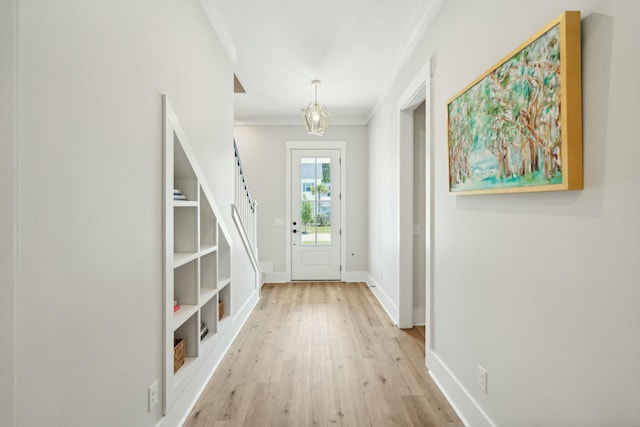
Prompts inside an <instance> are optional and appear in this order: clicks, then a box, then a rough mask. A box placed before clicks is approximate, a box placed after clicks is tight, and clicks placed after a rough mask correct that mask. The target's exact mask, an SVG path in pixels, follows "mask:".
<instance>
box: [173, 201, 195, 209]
mask: <svg viewBox="0 0 640 427" xmlns="http://www.w3.org/2000/svg"><path fill="white" fill-rule="evenodd" d="M173 207H174V208H197V207H198V202H194V201H192V200H174V201H173Z"/></svg>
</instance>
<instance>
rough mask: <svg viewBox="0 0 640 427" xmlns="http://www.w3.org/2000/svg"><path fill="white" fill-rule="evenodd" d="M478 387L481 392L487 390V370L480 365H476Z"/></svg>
mask: <svg viewBox="0 0 640 427" xmlns="http://www.w3.org/2000/svg"><path fill="white" fill-rule="evenodd" d="M478 387H480V388H481V389H482V391H483V392H485V393H486V392H487V371H486V369H484V368H483V367H482V366H480V365H478Z"/></svg>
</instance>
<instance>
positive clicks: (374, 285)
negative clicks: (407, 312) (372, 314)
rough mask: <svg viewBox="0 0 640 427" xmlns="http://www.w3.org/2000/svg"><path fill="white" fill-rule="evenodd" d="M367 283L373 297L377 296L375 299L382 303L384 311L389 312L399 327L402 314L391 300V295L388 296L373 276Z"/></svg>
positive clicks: (369, 277) (369, 276)
mask: <svg viewBox="0 0 640 427" xmlns="http://www.w3.org/2000/svg"><path fill="white" fill-rule="evenodd" d="M366 282H367V285H369V289H371V292H373V295H375V297H376V298H377V299H378V302H379V303H380V305H381V306H382V308H383V309H384V311H386V312H387V314H388V315H389V317H390V318H391V320H392V321H393V323H394V324H395V325H397V324H398V319H399V314H400V313H399V311H398V305H397V304H394V302H393V301H392V300H391V298H389V295H387V293H386V292H385V291H384V289H382V288H381V287H380V285H378V282H376V281H375V279H374V278H373V276H371V275H368V278H367V280H366Z"/></svg>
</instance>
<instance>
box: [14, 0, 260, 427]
mask: <svg viewBox="0 0 640 427" xmlns="http://www.w3.org/2000/svg"><path fill="white" fill-rule="evenodd" d="M19 8H20V10H19V55H18V57H19V64H18V65H19V76H20V82H19V111H18V113H19V147H20V155H19V163H18V167H19V169H18V173H19V175H18V181H19V183H20V189H19V195H18V199H19V200H18V201H19V217H18V219H19V223H20V227H19V247H20V255H19V270H18V273H19V282H18V300H17V328H18V329H17V335H18V345H17V356H18V369H17V376H18V391H17V396H18V420H19V425H20V426H36V425H47V426H88V425H91V426H134V425H135V426H153V425H155V424H157V423H158V421H159V420H160V419H161V412H160V411H161V408H160V405H158V406H157V407H156V408H154V410H153V411H152V412H151V413H148V412H147V387H148V386H149V385H150V384H151V383H152V382H153V381H155V380H156V379H158V380H160V381H161V377H162V375H161V373H162V366H161V365H162V336H161V333H162V307H161V301H162V263H161V260H162V197H161V194H162V107H161V105H162V104H161V94H163V93H166V94H167V95H168V97H169V100H170V102H171V104H172V106H173V108H174V110H175V112H176V114H177V116H178V118H179V120H180V122H181V124H182V127H183V129H184V131H185V133H186V135H187V138H188V140H189V142H190V144H191V146H192V148H193V151H194V152H195V155H196V158H197V160H198V163H199V164H200V167H201V169H202V170H203V171H204V174H205V176H206V178H207V181H208V184H209V187H210V188H211V190H212V192H213V194H214V198H215V200H216V203H217V204H218V206H219V207H220V209H221V211H222V212H223V220H224V222H225V223H226V226H227V228H228V229H229V230H230V232H231V233H232V235H233V236H234V240H235V239H236V238H237V234H236V233H235V232H234V229H233V227H232V224H233V223H232V220H231V213H230V212H231V211H230V204H231V203H232V200H233V147H232V138H233V111H232V105H233V94H232V84H233V70H232V67H231V64H230V62H229V60H228V58H227V56H226V54H225V52H224V50H223V48H222V47H221V45H220V44H219V43H218V42H217V39H216V37H215V34H214V32H213V31H212V30H211V28H210V25H209V23H208V21H207V20H206V17H205V15H204V13H203V11H202V10H201V8H200V5H199V3H198V2H197V1H195V0H190V1H180V2H176V1H170V0H153V1H151V0H140V1H136V2H104V1H96V0H90V1H80V0H56V1H48V2H41V1H33V0H22V1H20V2H19ZM3 170H4V156H3ZM3 181H4V180H3ZM3 218H4V212H3ZM3 236H4V234H3ZM238 248H242V244H241V243H240V242H239V240H238V241H237V242H235V244H234V254H235V255H236V257H235V258H234V267H233V268H234V270H233V271H234V274H235V273H236V272H237V271H239V270H242V269H243V268H244V264H245V263H246V259H243V257H242V251H239V250H238ZM236 279H237V280H236ZM245 280H246V277H243V276H238V277H235V278H234V282H233V286H234V288H233V292H234V295H233V307H234V308H237V307H240V306H242V305H243V303H244V302H246V300H247V298H248V295H250V294H251V292H252V289H253V286H254V283H253V280H250V281H248V282H247V281H245ZM3 281H4V277H3ZM3 292H4V291H3ZM3 297H4V295H3ZM238 327H239V325H238V324H237V323H233V324H232V327H231V332H230V333H232V332H233V331H235V330H237V329H238ZM206 374H207V372H201V373H200V374H199V377H198V379H199V380H202V377H203V376H204V377H206ZM205 379H206V378H205ZM160 388H162V387H160ZM3 425H5V424H3Z"/></svg>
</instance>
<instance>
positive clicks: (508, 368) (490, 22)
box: [369, 0, 640, 426]
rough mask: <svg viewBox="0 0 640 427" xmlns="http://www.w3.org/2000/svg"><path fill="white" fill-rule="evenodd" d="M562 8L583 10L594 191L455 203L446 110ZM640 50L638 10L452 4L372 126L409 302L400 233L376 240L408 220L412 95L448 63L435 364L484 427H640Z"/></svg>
mask: <svg viewBox="0 0 640 427" xmlns="http://www.w3.org/2000/svg"><path fill="white" fill-rule="evenodd" d="M563 10H581V11H582V16H583V21H582V24H583V27H582V28H583V43H582V44H583V110H584V114H583V129H584V171H585V189H584V190H581V191H571V192H558V193H538V194H526V195H525V194H522V195H492V196H475V197H468V196H467V197H464V196H458V197H456V196H450V195H448V194H447V186H448V181H447V152H446V109H445V105H446V102H447V100H448V99H449V98H450V97H452V96H453V95H455V94H456V93H457V92H458V91H459V90H460V89H462V88H463V87H464V86H466V85H467V84H468V83H469V82H471V81H472V80H473V79H474V78H476V77H477V76H478V75H480V74H481V73H483V72H484V71H486V70H487V69H488V68H489V67H491V66H492V65H494V64H495V63H496V62H497V61H498V60H500V59H501V58H502V57H503V56H504V55H506V54H507V53H508V52H510V51H511V50H512V49H513V48H515V47H516V46H518V45H519V44H520V43H522V42H523V41H525V40H527V39H528V38H529V37H530V36H531V35H532V34H534V33H535V32H536V31H537V30H538V29H540V28H541V27H542V26H543V25H545V24H546V23H547V22H549V21H551V20H552V19H553V18H555V17H556V16H558V15H559V14H560V13H561V12H562V11H563ZM638 40H640V3H638V2H634V1H630V0H613V1H600V0H582V1H578V0H573V1H568V0H566V1H558V0H541V1H537V2H513V1H509V0H486V1H482V2H476V1H465V0H448V1H446V2H444V3H443V6H442V9H441V11H440V13H439V15H438V16H437V17H436V19H435V20H434V22H433V25H432V27H431V29H430V30H429V31H428V32H427V33H426V34H425V35H424V37H423V39H422V40H421V42H420V43H419V44H418V47H417V49H416V51H415V52H414V54H413V55H412V56H411V58H410V59H409V61H408V62H407V64H406V66H405V67H404V68H403V70H402V72H401V74H400V76H399V77H398V79H397V81H396V83H395V84H394V86H393V87H392V89H391V91H390V92H389V94H388V96H387V97H386V99H385V101H384V102H383V103H382V104H381V105H380V107H379V108H378V109H377V111H376V114H375V115H374V117H373V119H372V120H371V123H370V126H369V136H370V147H369V149H370V156H369V158H370V165H369V170H370V172H369V175H370V182H371V188H376V189H381V190H382V191H376V192H371V193H370V200H369V206H370V211H371V215H370V218H369V221H370V223H369V230H370V233H371V238H370V248H369V255H370V257H369V265H370V266H371V268H370V270H371V272H372V274H373V275H374V278H375V280H376V281H377V282H378V283H379V284H380V285H381V287H383V288H384V290H385V292H386V294H387V295H389V296H391V297H392V298H397V296H396V295H397V289H398V285H397V279H396V278H397V275H398V273H397V266H396V265H394V264H393V263H389V262H388V260H391V259H393V254H394V250H395V247H396V245H397V234H396V233H393V229H394V227H389V229H390V232H389V233H384V234H377V233H375V231H376V230H379V229H381V228H382V227H388V226H389V224H396V225H397V214H396V212H397V209H398V207H397V206H394V205H393V203H389V201H390V199H389V198H388V197H386V194H388V193H389V192H394V191H397V187H395V185H396V183H397V182H398V179H397V176H398V174H399V173H400V170H399V166H398V164H397V161H398V154H397V153H398V140H397V126H398V124H397V117H398V112H397V111H396V110H397V102H398V98H399V97H400V95H401V94H402V91H403V90H404V89H405V88H406V87H407V85H408V83H409V82H410V81H411V79H412V78H413V76H415V75H416V73H417V71H418V70H420V68H421V67H422V66H424V64H425V62H426V61H427V58H429V57H433V60H434V65H435V66H434V75H433V80H432V84H433V91H432V93H433V99H432V104H431V107H432V108H431V111H432V120H431V123H432V127H433V129H432V131H431V132H432V135H433V137H434V139H433V154H434V170H433V172H432V173H433V182H434V190H435V191H434V195H433V206H434V208H433V209H434V210H433V220H434V222H435V223H434V240H433V243H432V245H433V246H432V248H433V251H434V255H433V287H432V289H431V297H432V307H431V310H432V313H431V316H432V322H431V324H430V325H428V327H431V328H432V332H433V337H434V340H433V343H432V345H433V352H430V353H429V354H428V356H427V361H428V362H427V363H428V365H429V368H430V371H431V373H432V374H433V375H434V376H435V377H436V379H437V380H438V382H439V383H440V384H441V385H442V386H443V387H444V389H445V391H446V392H447V394H448V395H449V397H450V398H451V400H452V402H453V403H454V405H455V406H456V407H457V408H458V409H459V410H460V412H461V414H462V415H463V416H464V417H465V418H466V420H467V421H468V422H469V424H470V425H474V426H475V425H486V424H489V422H490V421H489V420H491V421H492V422H493V423H495V424H496V425H500V426H528V425H562V426H570V425H575V426H577V425H580V426H602V425H615V426H637V425H639V424H640V406H639V405H638V402H640V389H639V388H638V383H640V364H638V360H640V339H639V337H640V305H639V304H640V302H639V301H640V287H639V286H638V277H639V276H640V264H639V263H638V254H639V253H640V216H638V211H639V210H640V192H638V190H637V187H638V184H639V183H640V169H639V168H638V167H637V159H638V158H639V157H640V145H639V144H638V137H637V135H638V132H639V130H640V129H639V128H638V127H639V125H638V120H637V117H638V115H639V114H640V108H639V107H638V103H637V98H638V94H639V93H638V90H637V85H636V84H635V83H634V82H635V80H636V78H637V76H638V75H639V74H640V57H639V55H638V47H637V41H638ZM394 280H396V281H395V282H394ZM396 302H397V300H396ZM477 364H481V365H483V366H484V368H486V369H487V371H488V377H489V382H488V384H489V386H488V394H483V393H482V392H481V391H480V389H479V388H478V387H477V386H476V378H475V375H476V365H477Z"/></svg>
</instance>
